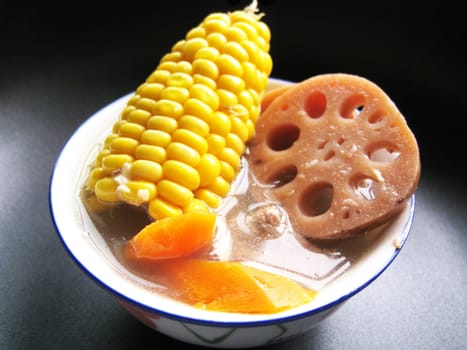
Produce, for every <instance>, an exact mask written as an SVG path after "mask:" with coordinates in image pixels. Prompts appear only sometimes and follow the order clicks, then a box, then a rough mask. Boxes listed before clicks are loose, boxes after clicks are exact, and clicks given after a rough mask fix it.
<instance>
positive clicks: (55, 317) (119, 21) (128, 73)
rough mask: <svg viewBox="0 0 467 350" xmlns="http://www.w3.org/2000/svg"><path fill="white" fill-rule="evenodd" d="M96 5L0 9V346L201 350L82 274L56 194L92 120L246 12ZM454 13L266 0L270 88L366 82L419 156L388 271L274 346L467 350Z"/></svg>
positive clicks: (466, 217)
mask: <svg viewBox="0 0 467 350" xmlns="http://www.w3.org/2000/svg"><path fill="white" fill-rule="evenodd" d="M96 3H97V2H94V3H85V2H82V1H78V2H58V3H56V4H55V5H54V6H52V5H50V6H48V5H46V4H45V3H44V2H41V1H38V2H32V3H29V4H27V5H25V4H23V3H22V2H21V3H20V4H19V5H17V6H16V5H11V4H9V5H6V2H5V1H1V2H0V203H1V207H0V298H1V302H0V349H69V350H71V349H136V348H137V347H135V345H140V346H139V348H143V347H144V348H165V346H171V345H173V346H179V347H181V348H196V347H192V346H189V345H186V344H182V343H178V342H177V341H175V340H172V339H170V338H168V337H166V336H164V335H161V334H159V333H157V332H155V331H152V330H150V329H149V328H147V327H146V326H144V325H143V324H141V323H139V322H138V321H136V320H135V319H134V318H133V317H132V316H130V315H129V314H127V313H126V312H125V311H123V309H122V308H121V307H120V306H119V305H118V304H117V303H116V302H115V300H114V299H112V298H110V297H109V295H108V294H107V292H106V291H104V290H103V289H102V288H101V287H100V286H98V285H97V284H95V283H94V282H93V281H92V280H91V279H89V277H87V276H86V275H85V274H84V273H83V272H82V271H81V270H80V269H79V268H78V267H77V265H75V263H74V262H73V261H72V259H71V258H70V256H69V255H68V254H67V252H66V251H65V249H64V247H63V246H62V244H61V242H60V240H59V238H58V236H57V233H56V232H55V229H54V226H53V224H52V221H51V217H50V212H49V204H48V185H49V179H50V175H51V172H52V168H53V165H54V162H55V160H56V159H57V157H58V155H59V152H60V150H61V148H62V147H63V145H64V143H65V142H66V140H67V138H68V137H69V136H70V135H71V133H72V132H73V131H74V130H75V129H76V128H77V127H78V126H79V125H80V124H81V123H82V122H83V121H85V120H86V118H88V117H89V116H90V115H91V114H93V113H94V112H95V111H97V110H98V109H100V108H101V107H103V106H105V105H107V104H108V103H110V102H111V101H113V100H115V99H117V98H118V97H121V96H123V95H124V94H127V93H129V92H131V91H133V90H134V89H135V88H136V87H137V86H138V85H139V84H140V83H141V82H142V81H143V80H144V79H145V78H146V76H147V75H148V74H149V73H150V72H151V71H152V70H153V69H154V68H155V67H156V65H157V63H158V60H159V59H160V57H161V56H162V55H163V54H164V53H166V52H167V51H168V50H170V48H171V46H172V44H173V43H175V42H176V41H177V40H178V39H181V38H182V37H183V36H184V34H185V32H186V31H187V30H188V29H190V28H191V27H193V26H195V25H197V24H198V22H200V21H201V20H202V18H203V17H204V16H205V15H206V14H208V13H210V12H213V11H224V10H232V9H236V8H240V7H244V6H245V5H247V4H248V1H224V0H217V1H212V0H211V1H207V0H205V1H200V0H197V1H193V0H178V1H153V2H152V3H151V4H150V5H143V4H141V3H137V2H135V3H131V4H130V3H128V4H127V5H125V6H123V5H117V3H115V4H113V5H112V6H111V7H103V8H96V6H97V5H96ZM447 4H448V3H447V2H439V1H438V2H422V1H414V2H410V1H405V2H403V3H401V4H397V3H395V2H394V1H390V2H370V1H363V2H349V1H347V2H342V4H339V3H337V2H335V1H298V0H297V1H294V0H289V1H278V0H277V1H274V0H272V1H260V6H261V9H262V10H263V11H264V12H265V13H266V17H265V18H264V20H265V21H266V22H267V23H268V24H269V25H270V28H271V31H272V51H271V54H272V56H273V59H274V69H273V73H272V75H273V76H274V77H278V78H285V79H289V80H294V81H300V80H303V79H305V78H308V77H311V76H312V75H315V74H319V73H333V72H344V73H353V74H358V75H361V76H364V77H366V78H368V79H370V80H372V81H373V82H375V83H377V84H378V85H379V86H380V87H382V88H383V89H384V90H385V91H386V92H387V94H388V95H389V96H390V97H391V98H392V99H393V100H394V101H395V103H396V104H397V106H398V107H399V109H400V110H401V112H402V113H403V114H404V115H405V116H406V118H407V122H408V123H409V126H410V127H411V129H412V130H413V132H414V134H415V136H416V137H417V139H418V141H419V146H420V151H421V157H422V176H421V180H420V184H419V187H418V190H417V194H416V198H417V201H416V210H415V221H414V226H413V229H412V231H411V234H410V236H409V239H408V241H407V243H406V245H405V246H404V248H403V249H402V251H401V253H400V254H399V256H398V257H397V259H396V260H395V262H394V263H393V265H391V266H390V267H389V268H388V269H387V270H386V271H385V273H383V274H382V275H381V276H380V277H379V278H378V279H377V280H376V281H375V283H373V284H372V285H370V286H369V287H367V288H366V289H364V290H363V291H361V292H360V293H359V294H357V295H356V296H355V297H354V298H352V299H351V300H350V301H349V302H347V303H346V304H344V305H343V307H342V308H341V309H340V310H339V311H338V312H337V313H335V314H333V315H332V316H331V317H330V318H328V319H327V320H325V321H324V322H322V323H321V324H319V325H318V326H317V327H316V328H314V329H312V330H311V331H309V332H308V333H306V334H303V335H301V336H299V337H297V338H295V339H293V340H290V341H288V342H285V343H280V344H276V345H272V346H270V347H268V348H270V349H289V350H290V349H461V348H465V343H466V342H467V297H466V295H467V268H466V265H467V230H466V226H467V225H466V224H467V205H466V186H465V180H466V171H465V165H466V152H465V148H466V144H467V137H466V133H465V119H466V118H467V100H466V98H465V96H466V94H465V93H466V92H467V89H466V84H467V60H466V59H467V56H466V40H465V39H466V38H467V35H466V34H467V33H466V26H465V25H464V23H465V21H466V19H467V16H466V12H465V10H463V9H461V8H452V7H451V8H449V9H447V8H445V7H444V6H446V5H447ZM54 11H55V12H54Z"/></svg>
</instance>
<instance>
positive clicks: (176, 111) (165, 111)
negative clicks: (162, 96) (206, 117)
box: [152, 100, 183, 119]
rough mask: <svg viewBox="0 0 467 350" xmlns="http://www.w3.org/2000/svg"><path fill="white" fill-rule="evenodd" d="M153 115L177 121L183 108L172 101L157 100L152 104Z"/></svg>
mask: <svg viewBox="0 0 467 350" xmlns="http://www.w3.org/2000/svg"><path fill="white" fill-rule="evenodd" d="M152 112H153V114H155V115H163V116H167V117H171V118H174V119H178V118H179V117H180V116H181V115H182V114H183V106H182V105H181V104H180V103H178V102H176V101H172V100H159V101H157V102H155V103H154V108H153V110H152Z"/></svg>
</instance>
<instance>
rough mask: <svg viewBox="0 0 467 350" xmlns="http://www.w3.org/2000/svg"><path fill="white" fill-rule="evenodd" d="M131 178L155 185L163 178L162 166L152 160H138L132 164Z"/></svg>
mask: <svg viewBox="0 0 467 350" xmlns="http://www.w3.org/2000/svg"><path fill="white" fill-rule="evenodd" d="M130 176H131V178H133V179H138V180H146V181H152V182H154V183H155V182H157V181H159V180H160V179H161V178H162V166H161V165H160V164H159V163H157V162H154V161H152V160H146V159H138V160H135V161H134V162H133V163H132V164H131V168H130Z"/></svg>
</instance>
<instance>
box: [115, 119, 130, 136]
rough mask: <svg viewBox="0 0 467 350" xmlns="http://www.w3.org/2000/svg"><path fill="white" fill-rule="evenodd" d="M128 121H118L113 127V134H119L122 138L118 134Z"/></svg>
mask: <svg viewBox="0 0 467 350" xmlns="http://www.w3.org/2000/svg"><path fill="white" fill-rule="evenodd" d="M126 123H127V121H126V120H124V119H120V120H119V121H117V122H116V123H115V124H114V125H113V127H112V134H118V135H119V136H121V135H120V134H119V133H118V129H120V127H121V126H122V125H123V124H126Z"/></svg>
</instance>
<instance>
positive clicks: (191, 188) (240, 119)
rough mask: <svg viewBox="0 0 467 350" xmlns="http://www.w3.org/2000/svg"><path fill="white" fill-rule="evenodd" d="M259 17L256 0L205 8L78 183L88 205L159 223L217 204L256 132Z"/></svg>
mask: <svg viewBox="0 0 467 350" xmlns="http://www.w3.org/2000/svg"><path fill="white" fill-rule="evenodd" d="M261 18H262V14H257V9H256V1H254V2H253V3H252V5H250V6H248V7H246V8H245V9H244V10H243V11H233V12H228V13H212V14H210V15H208V16H206V17H205V18H204V20H203V21H202V22H201V23H200V24H199V25H198V26H196V27H194V28H192V29H191V30H189V31H188V32H187V33H186V35H185V37H184V38H182V39H181V40H178V41H176V42H175V44H174V45H173V46H172V47H171V50H170V52H168V53H166V54H165V55H163V56H162V58H161V60H160V62H159V64H158V65H157V67H156V69H155V70H154V71H153V72H152V73H151V74H150V75H149V76H148V77H147V79H146V81H144V82H143V83H142V84H140V85H139V86H138V87H137V89H136V91H135V94H134V95H133V96H132V97H130V98H129V99H128V101H127V105H126V106H125V107H124V108H123V109H122V111H121V114H120V119H119V120H118V121H117V122H115V123H114V125H113V128H112V132H111V133H110V135H108V137H107V138H106V139H105V140H104V142H103V146H102V149H101V150H100V151H99V152H98V154H97V156H96V159H95V161H94V162H93V163H92V167H91V170H90V174H89V177H88V179H87V183H86V184H87V186H85V188H88V189H87V191H88V192H90V193H91V195H89V193H88V195H87V197H89V198H91V201H94V204H96V205H92V207H93V208H95V209H92V210H99V208H100V207H101V205H98V204H99V203H104V204H103V205H105V203H108V202H110V203H112V204H113V203H119V202H125V203H128V204H132V205H143V204H144V205H145V207H146V204H147V211H148V213H149V215H150V216H151V217H152V218H153V219H155V220H158V219H161V218H164V217H167V216H174V215H180V214H181V213H182V212H186V211H192V210H210V207H211V208H216V207H218V206H219V204H220V201H221V199H222V197H224V196H226V195H227V194H228V192H229V191H230V186H231V182H232V181H233V180H234V179H235V176H236V174H237V172H238V170H239V168H240V166H241V157H242V155H243V153H244V151H245V148H246V142H247V141H248V140H249V139H250V138H251V137H252V136H253V135H254V132H255V122H256V120H257V119H258V116H259V110H260V106H261V97H262V95H263V93H264V88H265V86H266V83H267V79H268V77H269V74H270V72H271V70H272V59H271V56H270V55H269V52H268V50H269V41H270V34H271V33H270V31H269V28H268V27H267V26H266V24H264V23H263V22H261ZM91 201H89V200H87V203H91ZM107 205H108V204H107ZM90 206H91V204H90ZM90 206H88V207H90Z"/></svg>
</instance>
